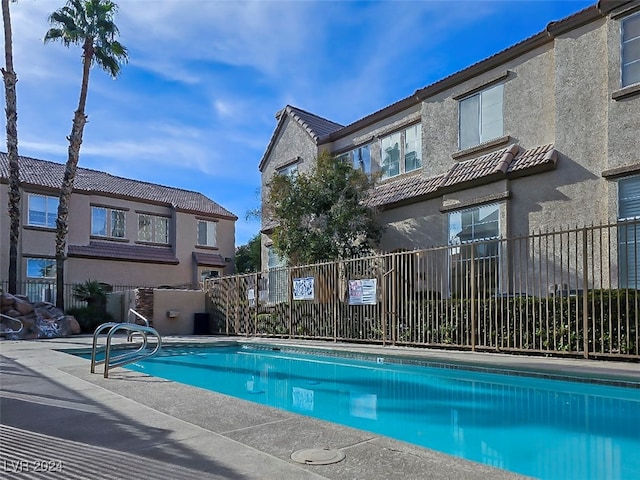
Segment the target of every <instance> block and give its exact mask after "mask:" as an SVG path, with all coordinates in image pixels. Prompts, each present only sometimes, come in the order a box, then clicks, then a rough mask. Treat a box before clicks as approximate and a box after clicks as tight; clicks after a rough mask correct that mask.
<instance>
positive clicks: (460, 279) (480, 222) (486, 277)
mask: <svg viewBox="0 0 640 480" xmlns="http://www.w3.org/2000/svg"><path fill="white" fill-rule="evenodd" d="M499 237H500V205H499V204H497V203H494V204H490V205H481V206H477V207H473V208H469V209H466V210H459V211H456V212H451V213H450V214H449V245H453V247H452V248H450V249H449V262H450V271H451V273H450V282H449V283H450V286H449V287H450V290H451V293H452V294H454V295H459V294H463V295H468V294H469V293H470V286H471V282H474V281H475V282H478V283H477V286H478V288H479V289H480V290H481V291H485V292H491V291H495V290H496V289H497V288H498V286H499V283H500V278H499V269H500V242H499V240H498V239H499ZM492 240H495V241H492ZM471 244H473V247H471ZM472 264H473V266H474V267H475V279H472V278H471V272H472V271H473V270H472ZM465 292H466V293H465Z"/></svg>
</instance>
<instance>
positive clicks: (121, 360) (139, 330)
mask: <svg viewBox="0 0 640 480" xmlns="http://www.w3.org/2000/svg"><path fill="white" fill-rule="evenodd" d="M131 315H133V316H134V317H135V318H134V319H133V322H129V319H130V318H131ZM138 320H142V321H143V322H144V325H140V324H138V323H136V322H137V321H138ZM107 329H108V330H109V331H108V332H107V342H106V344H105V347H104V360H97V359H96V357H97V354H98V348H99V347H98V335H99V334H100V333H102V332H104V331H105V330H107ZM118 331H126V332H127V341H129V342H131V341H132V340H133V337H134V335H139V336H140V337H141V338H142V341H141V342H140V344H139V345H138V348H136V349H135V350H133V351H131V350H127V351H126V352H125V353H121V354H119V355H115V356H112V355H111V339H112V338H113V335H114V334H115V333H116V332H118ZM148 335H152V336H154V337H155V338H156V343H155V346H154V347H153V348H151V347H149V346H148V341H147V336H148ZM161 346H162V337H161V336H160V334H159V333H158V331H157V330H156V329H155V328H152V327H150V326H149V320H147V319H146V318H145V317H143V316H142V315H140V314H139V313H138V312H136V311H135V310H134V309H132V308H130V309H129V314H128V318H127V322H122V323H119V322H108V323H103V324H102V325H100V326H99V327H98V328H96V331H95V332H94V333H93V348H92V349H91V373H96V366H97V365H102V364H103V363H104V378H109V370H110V369H111V368H115V367H121V366H123V365H128V364H130V363H133V362H137V361H138V360H142V359H145V358H149V357H152V356H154V355H155V354H156V353H158V351H159V350H160V347H161Z"/></svg>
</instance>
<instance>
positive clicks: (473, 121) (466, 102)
mask: <svg viewBox="0 0 640 480" xmlns="http://www.w3.org/2000/svg"><path fill="white" fill-rule="evenodd" d="M502 87H503V85H502V84H500V85H496V86H495V87H491V88H488V89H486V90H483V91H482V92H480V93H476V94H475V95H471V96H470V97H467V98H465V99H463V100H460V118H459V121H460V125H459V128H460V130H459V131H460V135H459V136H460V149H461V150H464V149H465V148H469V147H473V146H474V145H478V144H480V143H483V142H486V141H487V140H491V139H492V138H497V137H500V136H502V135H503V133H504V130H503V125H502V92H503V88H502Z"/></svg>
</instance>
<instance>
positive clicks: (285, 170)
mask: <svg viewBox="0 0 640 480" xmlns="http://www.w3.org/2000/svg"><path fill="white" fill-rule="evenodd" d="M277 173H278V175H284V176H285V177H292V176H294V175H295V174H296V173H298V164H297V163H292V164H291V165H287V166H286V167H282V168H279V169H278V171H277Z"/></svg>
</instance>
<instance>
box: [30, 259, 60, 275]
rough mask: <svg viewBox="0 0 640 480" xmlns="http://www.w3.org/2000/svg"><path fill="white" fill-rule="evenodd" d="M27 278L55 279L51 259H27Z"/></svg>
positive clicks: (53, 264) (54, 266) (54, 268)
mask: <svg viewBox="0 0 640 480" xmlns="http://www.w3.org/2000/svg"><path fill="white" fill-rule="evenodd" d="M27 278H56V261H55V259H53V258H27Z"/></svg>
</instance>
